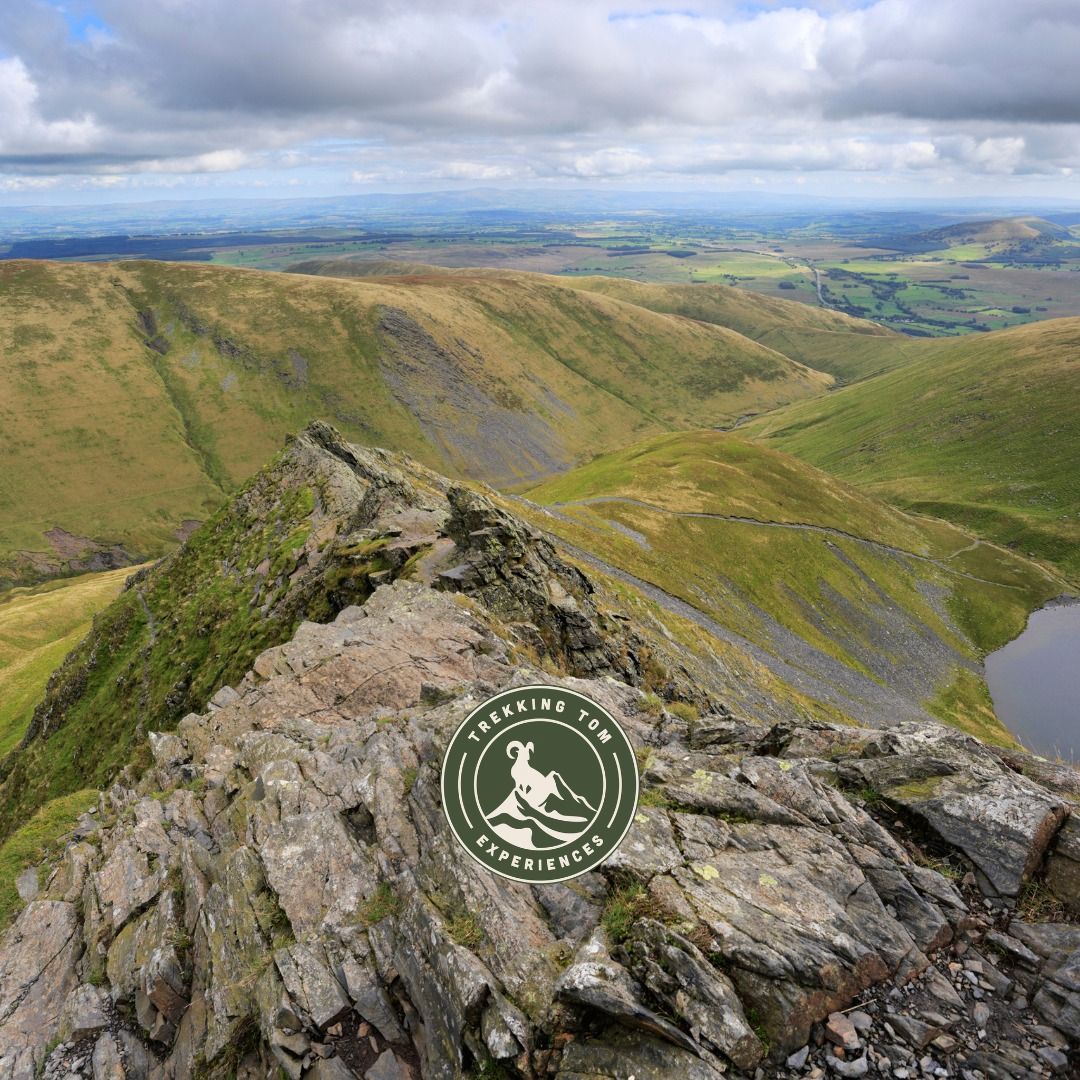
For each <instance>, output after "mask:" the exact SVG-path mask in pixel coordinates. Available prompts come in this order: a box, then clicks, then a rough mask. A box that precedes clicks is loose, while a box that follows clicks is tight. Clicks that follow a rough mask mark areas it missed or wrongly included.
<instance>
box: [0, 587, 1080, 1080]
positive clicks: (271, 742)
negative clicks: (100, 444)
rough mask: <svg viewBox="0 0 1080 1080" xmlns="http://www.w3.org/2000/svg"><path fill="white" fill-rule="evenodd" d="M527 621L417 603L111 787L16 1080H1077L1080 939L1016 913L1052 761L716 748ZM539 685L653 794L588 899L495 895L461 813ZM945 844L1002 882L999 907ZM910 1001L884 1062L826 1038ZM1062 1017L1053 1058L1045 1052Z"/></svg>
mask: <svg viewBox="0 0 1080 1080" xmlns="http://www.w3.org/2000/svg"><path fill="white" fill-rule="evenodd" d="M500 587H502V586H500ZM493 596H496V598H497V593H495V594H493ZM497 606H498V605H497V604H492V605H490V606H485V605H483V604H481V603H478V602H477V601H476V600H473V599H470V598H468V597H465V596H460V595H459V596H455V595H452V594H449V593H446V592H440V591H436V590H435V589H433V588H431V587H430V586H428V585H426V584H423V583H421V582H419V581H405V580H398V581H394V582H392V583H389V584H384V585H382V586H380V587H378V588H377V589H376V590H375V592H374V593H373V594H372V595H371V597H370V599H368V601H367V602H366V604H364V606H363V607H355V606H354V607H349V608H346V609H345V610H344V611H342V612H341V613H340V614H339V615H338V616H337V618H336V619H335V620H334V622H332V623H330V624H327V625H318V624H312V623H305V624H303V625H302V626H301V627H300V629H299V630H298V632H297V633H296V635H295V637H294V639H293V640H292V641H291V642H289V643H288V644H285V645H282V646H279V647H276V648H273V649H270V650H269V651H267V652H266V653H264V654H263V655H262V656H260V657H259V659H258V660H257V661H256V663H255V665H254V670H253V671H252V672H251V673H250V674H249V675H248V676H246V677H245V679H244V680H243V681H242V682H241V683H240V685H239V686H237V687H235V688H228V687H226V688H223V689H222V690H221V691H220V692H219V693H218V694H217V696H216V697H215V699H214V702H213V703H212V704H211V707H210V708H209V710H208V711H207V712H206V713H204V714H202V715H191V716H188V717H187V718H185V719H184V720H183V721H182V722H181V723H180V725H179V727H178V729H177V730H176V731H175V732H174V733H164V734H157V735H151V736H150V740H151V747H152V750H153V757H154V762H155V764H154V766H153V767H152V768H151V769H150V770H149V772H148V773H147V774H146V775H144V776H143V777H142V778H141V779H140V780H139V781H138V782H137V783H135V782H130V785H127V784H124V783H120V784H117V785H115V786H114V787H113V788H112V789H110V790H109V791H108V792H107V793H104V794H103V795H102V798H101V803H100V808H99V812H98V815H97V817H98V819H99V820H100V823H101V824H100V828H99V829H98V830H97V831H95V832H94V833H92V834H91V835H90V836H89V837H88V838H86V839H84V840H82V841H79V842H75V843H72V844H71V845H70V846H69V847H68V848H67V850H66V852H65V855H64V857H63V860H62V862H61V864H60V865H59V867H58V868H57V869H56V871H55V873H54V874H53V875H52V877H51V879H50V880H49V882H48V885H47V888H46V890H45V892H44V894H43V897H44V898H42V899H38V900H35V901H33V902H31V903H30V904H29V905H28V906H27V908H26V909H25V910H24V911H23V913H22V914H21V916H20V917H19V919H18V921H17V922H16V924H15V925H14V926H13V927H12V929H11V930H10V931H9V932H8V933H7V935H6V936H5V938H4V939H3V941H2V943H0V1075H2V1076H4V1077H14V1078H19V1080H22V1078H26V1080H30V1078H31V1077H34V1076H35V1072H36V1071H37V1070H39V1069H43V1070H44V1072H45V1074H46V1075H49V1076H65V1075H66V1074H68V1073H69V1072H75V1074H76V1075H93V1076H94V1077H96V1078H97V1080H102V1078H105V1077H108V1078H117V1080H121V1078H125V1077H127V1078H134V1077H139V1078H155V1080H157V1078H162V1080H164V1078H172V1080H181V1078H186V1077H193V1076H203V1075H223V1076H228V1075H236V1076H240V1077H246V1078H250V1080H254V1078H255V1077H268V1076H276V1075H280V1072H284V1074H285V1075H287V1076H289V1077H293V1078H299V1077H302V1076H303V1077H311V1078H314V1080H328V1078H329V1080H338V1078H344V1077H350V1076H359V1077H369V1078H371V1080H389V1078H394V1077H407V1076H410V1075H413V1076H415V1075H422V1076H423V1077H425V1078H429V1080H431V1078H444V1077H445V1078H450V1077H459V1076H463V1075H469V1074H474V1075H477V1076H496V1075H499V1073H498V1071H497V1070H498V1069H502V1070H503V1071H504V1075H507V1076H523V1077H546V1076H556V1077H559V1078H561V1080H585V1078H594V1077H612V1078H613V1077H616V1076H618V1077H627V1076H630V1075H633V1076H635V1077H637V1080H647V1078H661V1077H672V1076H677V1077H680V1078H683V1080H716V1078H717V1077H719V1076H720V1075H722V1074H725V1073H726V1074H727V1075H732V1074H735V1075H742V1074H744V1073H745V1074H746V1075H754V1073H755V1070H756V1069H760V1070H761V1073H760V1075H762V1076H789V1075H790V1076H802V1075H815V1070H820V1069H821V1068H823V1066H821V1065H817V1064H815V1062H818V1061H827V1062H828V1068H829V1069H830V1070H832V1072H835V1073H836V1074H838V1075H841V1076H861V1075H865V1074H867V1073H868V1072H869V1073H871V1074H873V1073H875V1071H876V1072H877V1074H881V1075H886V1076H896V1077H901V1076H908V1077H916V1076H919V1075H943V1076H963V1077H965V1080H979V1078H980V1077H983V1078H991V1080H996V1078H998V1077H1027V1076H1043V1075H1049V1074H1050V1072H1051V1071H1052V1070H1054V1069H1061V1068H1062V1064H1061V1063H1062V1062H1063V1061H1064V1062H1065V1063H1066V1064H1065V1066H1064V1067H1068V1058H1067V1057H1066V1053H1065V1051H1067V1050H1068V1048H1069V1047H1070V1045H1071V1046H1075V1045H1076V1041H1077V1040H1078V1039H1080V927H1076V926H1072V925H1066V924H1062V925H1054V924H1043V925H1036V926H1030V925H1026V924H1023V923H1022V922H1021V921H1020V920H1019V919H1016V918H1012V908H1013V898H1014V897H1015V896H1016V894H1017V893H1018V892H1019V891H1020V890H1021V888H1022V887H1023V886H1024V883H1025V882H1027V881H1029V880H1030V879H1031V877H1032V875H1034V874H1037V873H1041V872H1042V870H1043V866H1044V862H1045V858H1046V853H1047V850H1048V848H1049V847H1050V845H1052V844H1054V843H1055V837H1056V834H1057V833H1058V831H1059V830H1060V831H1061V832H1062V836H1063V837H1064V838H1065V840H1066V841H1067V843H1066V853H1068V852H1071V851H1072V850H1073V847H1074V846H1075V845H1073V846H1072V847H1070V846H1069V845H1070V844H1072V841H1073V837H1072V834H1071V832H1070V833H1068V835H1066V830H1064V829H1062V823H1063V822H1065V821H1069V828H1071V825H1072V819H1068V818H1067V814H1068V807H1069V805H1070V804H1069V803H1068V802H1067V800H1066V798H1065V797H1063V796H1061V795H1059V794H1056V793H1055V791H1054V790H1053V785H1054V777H1053V775H1052V770H1051V771H1050V772H1051V775H1047V774H1046V773H1045V772H1044V774H1043V777H1042V779H1043V782H1042V783H1036V782H1035V781H1033V780H1030V779H1027V778H1026V777H1025V776H1024V775H1022V774H1021V773H1019V772H1018V771H1016V769H1014V768H1011V767H1010V766H1009V764H1007V763H1006V762H1004V761H1003V760H1001V759H1000V758H999V757H998V756H996V755H995V754H993V753H991V752H990V751H988V750H987V749H985V748H984V747H982V746H981V745H980V744H979V743H978V742H976V741H975V740H973V739H971V738H970V737H967V736H964V735H962V734H959V733H956V732H951V731H947V730H945V729H943V728H939V727H925V728H924V727H915V726H910V725H901V726H900V727H896V728H892V729H890V730H886V731H872V730H859V729H852V728H843V727H829V726H826V725H820V724H803V725H800V724H795V723H791V724H780V725H773V726H768V725H763V724H753V723H746V722H740V721H737V720H734V719H732V718H731V717H729V716H727V715H724V714H721V713H718V712H713V713H710V714H707V715H706V716H704V717H703V718H702V719H701V720H699V721H698V722H696V723H694V724H692V725H690V726H688V725H687V724H686V723H685V722H683V721H680V720H679V719H677V718H676V717H674V716H672V715H670V714H668V713H667V712H661V714H660V715H659V716H657V715H655V713H656V710H655V705H654V704H653V703H652V702H651V701H650V700H649V699H648V698H646V696H645V695H643V694H642V693H641V691H640V690H638V689H635V688H633V687H631V686H629V685H627V684H626V683H624V682H621V681H618V680H616V679H615V678H613V677H611V676H606V677H597V678H591V679H573V678H569V677H565V676H561V675H553V674H551V673H550V672H547V671H537V670H533V669H531V668H529V667H528V666H522V664H521V663H520V662H519V659H518V657H519V655H520V654H519V653H516V652H515V651H514V650H515V648H516V644H517V643H519V642H520V628H518V629H517V630H516V631H515V633H514V634H513V635H511V633H510V632H509V631H508V630H507V629H506V627H505V626H504V624H503V623H502V622H501V621H500V617H499V614H498V612H497V611H496V612H495V613H493V610H492V608H497ZM510 606H511V607H512V606H513V605H510ZM587 644H588V647H589V648H590V649H592V651H593V653H594V654H596V655H599V653H598V652H597V649H598V646H597V643H596V642H591V643H587ZM567 648H571V646H567ZM538 681H539V682H557V683H561V684H565V685H568V686H573V687H574V688H576V689H579V690H581V691H582V692H584V693H586V694H588V695H590V696H592V697H595V698H596V699H597V700H599V701H601V702H602V703H603V704H604V705H605V706H606V707H607V708H608V709H610V710H611V711H612V712H613V713H614V714H615V715H616V716H617V717H618V718H619V719H620V720H621V721H622V722H623V724H624V725H625V727H626V729H627V730H628V732H629V734H630V736H631V738H632V740H633V742H634V744H635V746H636V747H637V748H638V750H639V753H640V758H641V762H642V772H643V786H644V789H645V791H646V793H647V794H646V797H645V799H644V801H643V804H642V807H641V810H640V813H639V816H638V818H637V821H636V824H635V826H634V827H633V828H632V830H631V832H630V834H629V835H628V837H627V839H626V841H625V843H624V845H623V847H622V848H621V849H620V850H619V851H618V852H617V853H616V855H615V856H614V857H613V858H612V859H610V860H609V861H608V862H607V863H606V864H605V865H604V866H603V867H602V868H601V871H600V872H596V873H591V874H588V875H586V876H584V877H582V878H579V879H576V880H575V881H573V882H571V883H569V884H568V885H552V886H542V887H530V886H527V885H523V884H516V883H513V882H509V881H504V880H502V879H499V878H495V877H493V876H491V875H489V874H487V873H486V872H485V871H483V870H482V869H480V868H479V867H478V866H477V865H476V864H475V863H474V862H473V861H472V860H471V859H470V858H469V857H468V856H467V855H466V854H465V853H464V852H463V851H462V850H461V849H460V847H459V846H458V845H457V843H456V841H455V840H454V839H453V837H452V836H451V834H450V832H449V829H448V828H447V826H446V824H445V821H444V818H443V815H442V811H441V808H440V806H439V802H438V792H439V783H438V769H439V765H440V761H441V756H442V753H443V750H444V749H445V746H446V743H447V741H448V739H449V737H450V735H451V733H452V732H453V731H454V729H455V727H456V726H457V724H458V723H459V722H460V721H461V719H462V718H463V717H464V716H465V714H466V713H467V712H468V711H469V709H470V708H471V707H472V705H473V704H475V703H476V702H477V700H479V699H480V698H482V697H483V696H486V695H488V694H490V693H493V692H495V691H497V690H499V689H501V688H504V687H507V686H511V685H515V684H517V685H521V684H526V683H529V682H538ZM1013 764H1015V761H1014V763H1013ZM1047 785H1050V786H1047ZM1061 786H1062V789H1063V790H1067V787H1068V785H1067V778H1066V777H1062V785H1061ZM860 790H861V791H862V792H863V793H864V796H865V792H867V791H871V790H872V791H873V792H874V793H875V797H874V798H866V797H864V798H863V799H860V798H859V797H857V796H856V794H855V792H856V791H860ZM868 807H869V808H870V809H872V810H874V813H873V814H872V813H871V812H868ZM879 807H880V808H881V809H880V810H879V809H875V808H879ZM898 815H899V816H898ZM927 843H929V844H931V845H939V846H940V850H947V851H949V852H953V853H955V857H956V858H957V859H965V858H966V859H967V860H970V866H971V871H972V872H971V875H970V876H969V877H968V878H967V880H966V882H958V881H955V880H952V879H951V878H947V877H945V876H942V874H940V873H939V872H938V871H937V870H936V869H934V868H932V867H931V866H930V865H928V862H929V860H928V859H926V858H925V857H923V855H922V854H921V853H922V851H923V850H924V846H925V844H927ZM1055 851H1056V849H1055ZM1059 861H1060V860H1059ZM965 865H967V864H965ZM979 888H981V890H982V892H981V893H980V892H979V891H978V890H979ZM984 895H985V897H986V898H985V899H984ZM975 956H978V957H980V958H981V959H979V960H976V961H973V960H972V958H973V957H975ZM961 957H963V958H964V959H965V960H966V962H974V963H975V965H976V967H975V968H972V969H970V971H971V972H972V976H971V978H967V977H964V978H960V977H959V975H958V974H957V971H959V969H961V966H962V965H961V963H960V962H959V960H958V958H961ZM950 962H951V963H952V964H953V966H954V968H955V969H957V971H953V970H951V969H950V967H949V966H948V965H949V963H950ZM963 970H964V971H968V970H969V969H967V968H966V967H965V968H963ZM961 974H962V972H961ZM875 987H877V988H878V989H877V990H875V989H872V988H875ZM957 987H959V988H957ZM886 991H887V992H886ZM976 991H977V993H976ZM875 994H876V995H878V996H877V997H875V998H874V1004H872V1005H869V1006H867V1007H868V1008H869V1009H871V1010H873V1011H872V1014H868V1015H867V1024H868V1025H869V1026H868V1027H867V1028H866V1029H865V1030H872V1031H874V1032H876V1033H877V1034H876V1035H874V1038H873V1041H870V1040H868V1038H867V1037H866V1036H865V1034H864V1035H861V1036H860V1034H859V1032H858V1031H856V1030H855V1029H854V1028H852V1030H851V1031H848V1030H847V1027H845V1025H844V1022H843V1018H842V1017H841V1018H840V1019H836V1018H833V1019H831V1020H829V1023H828V1027H827V1028H823V1027H822V1025H821V1023H820V1022H821V1021H825V1020H827V1019H828V1018H829V1017H830V1014H833V1013H835V1012H836V1010H840V1009H845V1008H847V1007H848V1006H850V1005H851V1004H852V1003H854V1002H859V1001H861V1000H863V999H864V995H866V996H873V995H875ZM965 994H966V995H967V996H964V995H965ZM971 995H974V996H971ZM1021 1001H1022V1004H1021ZM928 1002H929V1004H927V1003H928ZM931 1005H932V1006H933V1008H931ZM979 1005H981V1006H983V1008H985V1010H986V1013H985V1015H983V1014H982V1013H980V1012H979V1011H977V1010H976V1006H979ZM1035 1019H1038V1020H1039V1021H1040V1022H1041V1026H1039V1025H1036V1026H1033V1027H1031V1028H1030V1031H1032V1032H1036V1031H1037V1032H1041V1034H1039V1033H1036V1034H1033V1035H1031V1039H1032V1040H1034V1041H1035V1042H1037V1043H1038V1048H1037V1049H1025V1046H1026V1045H1027V1044H1026V1043H1025V1044H1024V1045H1021V1044H1020V1043H1019V1042H1017V1041H1016V1040H1015V1039H1014V1038H1013V1036H1012V1035H1011V1034H1010V1031H1011V1028H1010V1027H1009V1025H1010V1024H1012V1025H1015V1024H1017V1023H1022V1022H1024V1021H1025V1020H1026V1021H1029V1022H1030V1021H1033V1020H1035ZM848 1026H851V1025H848ZM1025 1030H1027V1029H1025ZM980 1032H981V1034H980ZM988 1033H989V1034H988ZM823 1039H824V1040H825V1042H824V1044H823V1046H824V1047H825V1048H821V1047H819V1042H820V1041H821V1040H823ZM57 1040H62V1041H61V1042H60V1045H59V1046H56V1043H57ZM935 1040H936V1041H935ZM1039 1040H1041V1041H1039ZM832 1043H837V1044H838V1045H841V1046H846V1047H847V1049H846V1051H845V1056H844V1057H838V1056H836V1054H835V1053H834V1052H832V1051H828V1052H827V1049H826V1048H828V1047H829V1046H830V1045H831V1044H832ZM868 1043H869V1045H868ZM1014 1043H1015V1045H1016V1047H1018V1049H1017V1050H1016V1052H1015V1053H1012V1055H1011V1056H1010V1054H1009V1053H1008V1052H1007V1051H1008V1050H1009V1048H1010V1047H1011V1046H1013V1044H1014ZM808 1044H809V1048H808V1049H807V1050H806V1052H805V1053H803V1051H802V1048H803V1047H807V1046H808ZM1032 1045H1034V1042H1033V1043H1032ZM1059 1046H1063V1047H1064V1048H1065V1051H1062V1050H1061V1049H1055V1047H1059ZM54 1047H55V1049H54ZM1042 1050H1046V1051H1047V1052H1046V1053H1045V1054H1044V1053H1042ZM1054 1053H1056V1054H1057V1055H1058V1056H1057V1058H1055V1057H1053V1054H1054ZM789 1055H790V1060H789ZM927 1062H929V1064H927ZM1074 1064H1075V1060H1074ZM938 1069H940V1070H943V1071H942V1072H936V1071H935V1070H938ZM860 1070H861V1071H860ZM927 1070H929V1071H928V1072H927ZM965 1070H966V1071H965ZM816 1075H821V1073H820V1071H819V1072H817V1073H816Z"/></svg>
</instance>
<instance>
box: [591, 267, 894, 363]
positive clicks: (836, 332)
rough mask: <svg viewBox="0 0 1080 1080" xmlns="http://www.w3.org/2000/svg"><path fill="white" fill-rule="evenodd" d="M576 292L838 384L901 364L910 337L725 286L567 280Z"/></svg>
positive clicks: (840, 316)
mask: <svg viewBox="0 0 1080 1080" xmlns="http://www.w3.org/2000/svg"><path fill="white" fill-rule="evenodd" d="M570 282H571V284H573V285H574V286H575V287H576V288H580V289H586V290H588V291H589V292H596V293H602V294H603V295H605V296H614V297H618V298H619V299H621V300H626V301H629V302H630V303H633V304H639V305H640V306H641V307H647V308H650V309H651V310H653V311H669V312H672V313H673V314H676V315H683V316H685V317H686V318H688V319H698V320H700V321H701V322H706V323H714V324H716V325H718V326H728V327H730V328H731V329H732V330H737V331H738V332H739V333H740V334H744V335H745V336H746V337H748V338H752V339H753V340H754V341H759V342H761V344H763V345H768V346H769V348H771V349H776V350H777V351H778V352H782V353H784V355H785V356H790V357H791V358H792V359H793V360H799V361H801V362H802V363H804V364H807V365H808V366H809V367H812V368H816V369H817V370H818V371H825V372H828V373H829V374H830V375H833V376H835V378H836V379H838V380H839V381H840V382H845V383H846V382H853V381H854V380H856V379H861V378H865V377H866V376H867V375H873V374H876V373H877V372H879V371H887V370H889V369H890V368H894V367H898V366H900V365H901V364H904V363H906V362H907V358H908V355H909V351H910V349H911V346H912V342H911V339H910V338H906V337H904V335H903V334H897V333H894V332H893V331H891V330H888V329H886V328H885V327H884V326H880V325H879V324H877V323H873V322H867V321H866V320H864V319H854V318H852V317H851V316H850V315H845V314H843V313H842V312H839V311H831V310H828V309H825V308H815V307H811V306H809V305H808V304H803V303H798V302H796V301H793V300H779V299H777V298H775V297H769V296H759V295H757V294H754V293H750V292H748V291H746V290H745V289H736V288H733V287H731V286H729V285H651V284H645V283H643V282H637V281H630V280H628V279H626V278H614V277H580V278H571V279H570Z"/></svg>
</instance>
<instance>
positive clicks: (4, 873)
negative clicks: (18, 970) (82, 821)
mask: <svg viewBox="0 0 1080 1080" xmlns="http://www.w3.org/2000/svg"><path fill="white" fill-rule="evenodd" d="M97 796H98V793H97V790H96V789H94V788H87V789H85V790H83V791H75V792H72V793H71V794H70V795H63V796H61V797H60V798H58V799H53V800H52V802H49V803H47V804H45V805H44V806H42V807H40V808H39V809H38V810H36V811H35V812H34V813H33V815H32V816H31V817H30V818H29V820H28V821H27V822H26V824H25V825H22V826H21V827H20V828H18V829H16V830H15V832H13V833H12V834H11V835H10V836H8V837H6V838H5V839H4V840H3V842H0V930H3V929H4V928H5V927H6V926H7V925H8V923H9V922H11V920H12V919H13V918H14V917H15V915H16V914H17V913H18V911H19V909H20V908H21V907H22V900H21V899H20V898H19V893H18V890H17V889H16V887H15V879H16V878H17V877H18V876H19V874H20V873H21V872H22V871H23V870H25V869H26V868H27V867H28V866H35V865H40V864H41V863H42V862H43V861H47V860H49V859H50V858H55V857H56V856H57V855H59V854H60V851H61V848H62V847H63V844H64V841H65V838H66V837H67V835H68V834H69V833H70V832H71V830H72V829H73V828H74V827H75V822H76V818H78V816H79V815H80V814H83V813H85V812H86V811H87V810H89V809H90V808H91V807H94V806H96V805H97ZM44 877H45V875H44V874H42V873H41V872H40V870H39V872H38V885H39V886H41V885H44V883H45V882H44Z"/></svg>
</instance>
